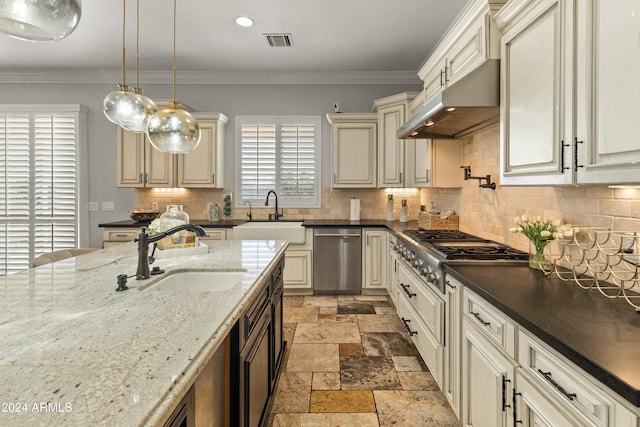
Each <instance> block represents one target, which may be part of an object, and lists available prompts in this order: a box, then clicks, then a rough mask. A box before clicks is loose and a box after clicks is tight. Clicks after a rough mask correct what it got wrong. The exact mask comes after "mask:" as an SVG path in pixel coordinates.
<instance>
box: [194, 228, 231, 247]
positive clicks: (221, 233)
mask: <svg viewBox="0 0 640 427" xmlns="http://www.w3.org/2000/svg"><path fill="white" fill-rule="evenodd" d="M204 230H205V232H206V233H207V235H206V236H203V237H200V241H201V242H202V243H204V244H206V243H207V241H211V242H216V241H219V240H227V230H226V229H224V228H205V229H204Z"/></svg>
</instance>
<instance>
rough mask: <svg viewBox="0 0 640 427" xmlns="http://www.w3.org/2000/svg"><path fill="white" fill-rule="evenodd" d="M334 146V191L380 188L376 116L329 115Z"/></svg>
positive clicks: (369, 114)
mask: <svg viewBox="0 0 640 427" xmlns="http://www.w3.org/2000/svg"><path fill="white" fill-rule="evenodd" d="M327 120H328V121H329V123H330V124H331V141H332V147H333V162H332V169H333V182H332V187H333V188H376V187H377V184H378V182H377V152H378V151H377V122H378V115H377V114H375V113H353V114H344V113H341V114H327Z"/></svg>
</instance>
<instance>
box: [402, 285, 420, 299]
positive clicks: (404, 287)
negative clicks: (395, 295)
mask: <svg viewBox="0 0 640 427" xmlns="http://www.w3.org/2000/svg"><path fill="white" fill-rule="evenodd" d="M400 287H401V288H402V290H403V291H404V293H405V294H407V296H408V297H409V299H411V298H413V297H415V296H417V295H416V294H415V293H413V292H409V285H405V284H404V283H400Z"/></svg>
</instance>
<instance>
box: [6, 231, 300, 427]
mask: <svg viewBox="0 0 640 427" xmlns="http://www.w3.org/2000/svg"><path fill="white" fill-rule="evenodd" d="M286 246H287V243H286V242H284V241H251V240H247V241H240V240H236V241H233V240H232V241H220V242H213V243H211V244H210V245H209V253H208V254H204V255H197V256H187V257H176V258H171V259H163V260H160V261H156V264H160V265H161V267H162V268H163V269H165V271H166V273H165V274H163V275H160V276H152V278H151V279H148V280H144V281H136V280H135V278H131V279H129V282H128V286H129V287H130V289H129V290H127V291H125V292H116V291H115V288H116V277H117V275H118V274H127V275H133V274H135V271H136V266H137V248H136V245H135V244H134V243H123V244H122V245H118V246H114V247H111V248H108V249H103V250H99V251H95V252H92V253H90V254H87V255H82V256H79V257H76V258H70V259H67V260H63V261H59V262H56V263H53V264H47V265H44V266H41V267H38V268H32V269H29V270H27V271H25V272H21V273H17V274H13V275H8V276H4V277H1V278H0V336H1V337H2V338H1V340H2V350H0V383H1V384H2V387H1V388H0V404H1V405H3V406H2V408H0V425H11V426H23V425H24V426H27V425H28V426H32V425H110V426H114V425H158V424H161V423H162V422H164V420H165V419H166V418H167V417H168V416H169V415H170V414H171V412H172V411H173V409H174V407H175V405H177V404H178V402H179V401H180V399H181V398H182V397H183V396H184V395H185V394H186V392H187V391H188V389H189V387H190V385H191V384H192V383H193V382H194V381H195V379H196V378H197V376H198V374H199V370H200V369H201V367H202V366H203V365H204V364H205V363H206V362H207V361H208V360H209V358H210V357H211V356H212V355H213V353H214V352H215V350H216V349H217V348H218V346H219V345H220V344H221V343H222V342H223V340H224V338H225V337H226V335H227V334H228V332H229V331H230V330H231V328H232V327H233V325H234V324H235V322H236V320H237V318H238V316H239V315H240V313H241V312H242V310H243V308H244V307H245V305H246V304H247V303H248V302H249V300H250V298H251V297H252V296H253V294H254V292H255V290H256V287H255V286H254V284H256V283H261V282H262V281H263V280H265V279H266V278H267V277H269V274H270V272H271V269H273V268H274V267H275V265H276V262H277V261H278V260H279V259H280V257H281V256H282V255H283V254H284V251H285V249H286ZM185 268H188V269H189V270H238V269H244V270H246V273H245V274H244V277H243V280H242V283H241V284H239V285H236V286H234V287H233V288H231V289H229V290H226V291H222V292H167V291H163V292H159V291H152V290H148V291H145V290H143V291H141V290H139V288H140V287H146V286H148V285H150V284H152V283H153V282H154V281H157V280H159V279H160V278H161V277H165V276H166V275H168V274H171V272H178V271H180V270H184V269H185ZM43 404H44V406H43ZM47 404H49V406H47ZM42 408H44V409H42ZM39 409H40V410H39ZM18 411H20V412H18Z"/></svg>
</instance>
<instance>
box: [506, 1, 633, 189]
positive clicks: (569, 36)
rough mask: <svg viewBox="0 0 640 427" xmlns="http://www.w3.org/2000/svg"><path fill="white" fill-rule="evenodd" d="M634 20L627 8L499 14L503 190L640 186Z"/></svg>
mask: <svg viewBox="0 0 640 427" xmlns="http://www.w3.org/2000/svg"><path fill="white" fill-rule="evenodd" d="M636 15H637V1H632V0H624V1H618V2H614V3H611V4H609V3H607V4H606V7H605V4H604V2H602V1H601V0H566V1H558V0H536V1H534V0H511V1H510V2H509V3H507V4H506V5H505V7H504V8H503V9H502V10H501V11H500V12H499V13H498V14H497V15H496V23H497V25H498V26H499V27H500V28H501V30H502V33H503V36H502V40H501V49H502V65H501V73H502V79H501V80H502V87H501V97H502V99H501V143H500V148H501V158H500V163H501V185H570V184H637V183H640V174H638V170H639V169H638V164H640V135H638V134H637V132H636V130H635V124H634V121H633V119H634V118H635V117H638V115H640V99H638V97H634V96H629V94H632V93H637V92H638V91H639V90H640V82H638V81H637V79H636V78H635V74H637V70H638V69H640V50H638V49H637V42H634V41H633V40H634V38H636V36H635V34H637V31H638V24H637V19H636V18H637V17H636ZM532 70H535V72H532ZM622 82H624V83H622Z"/></svg>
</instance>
